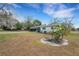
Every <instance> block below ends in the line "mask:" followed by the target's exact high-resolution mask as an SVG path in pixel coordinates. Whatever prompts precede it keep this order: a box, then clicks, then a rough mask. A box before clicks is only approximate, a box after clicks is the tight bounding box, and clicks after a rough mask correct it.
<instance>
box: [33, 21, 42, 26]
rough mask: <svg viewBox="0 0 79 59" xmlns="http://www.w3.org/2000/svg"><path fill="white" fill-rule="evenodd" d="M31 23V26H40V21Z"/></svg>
mask: <svg viewBox="0 0 79 59" xmlns="http://www.w3.org/2000/svg"><path fill="white" fill-rule="evenodd" d="M32 23H33V26H39V25H41V21H39V20H34V21H33V22H32Z"/></svg>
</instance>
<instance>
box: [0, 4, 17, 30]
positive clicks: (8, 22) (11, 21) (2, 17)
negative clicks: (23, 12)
mask: <svg viewBox="0 0 79 59" xmlns="http://www.w3.org/2000/svg"><path fill="white" fill-rule="evenodd" d="M1 5H2V6H1V7H0V11H1V12H0V26H1V28H2V29H4V30H8V29H9V30H12V29H13V28H14V26H15V24H16V22H17V19H16V18H15V17H14V15H13V13H12V12H10V8H8V6H9V5H8V4H1Z"/></svg>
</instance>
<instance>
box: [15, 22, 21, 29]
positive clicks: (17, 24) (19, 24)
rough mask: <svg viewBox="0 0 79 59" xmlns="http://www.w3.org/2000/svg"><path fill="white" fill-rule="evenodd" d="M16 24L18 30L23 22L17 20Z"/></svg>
mask: <svg viewBox="0 0 79 59" xmlns="http://www.w3.org/2000/svg"><path fill="white" fill-rule="evenodd" d="M15 26H16V30H21V29H22V23H20V22H17V23H16V25H15Z"/></svg>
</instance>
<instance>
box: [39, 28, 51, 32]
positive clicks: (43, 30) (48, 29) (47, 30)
mask: <svg viewBox="0 0 79 59" xmlns="http://www.w3.org/2000/svg"><path fill="white" fill-rule="evenodd" d="M50 31H52V29H51V27H45V29H43V27H41V28H40V32H42V33H49V32H50Z"/></svg>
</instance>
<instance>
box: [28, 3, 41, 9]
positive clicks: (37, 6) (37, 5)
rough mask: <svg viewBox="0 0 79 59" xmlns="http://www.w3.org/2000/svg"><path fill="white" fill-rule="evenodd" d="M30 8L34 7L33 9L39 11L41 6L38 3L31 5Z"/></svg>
mask: <svg viewBox="0 0 79 59" xmlns="http://www.w3.org/2000/svg"><path fill="white" fill-rule="evenodd" d="M28 5H29V6H32V7H33V8H36V9H39V8H40V5H39V4H38V3H29V4H28Z"/></svg>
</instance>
